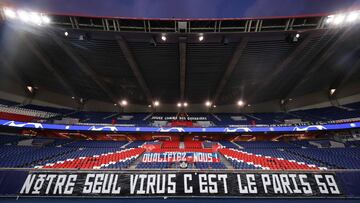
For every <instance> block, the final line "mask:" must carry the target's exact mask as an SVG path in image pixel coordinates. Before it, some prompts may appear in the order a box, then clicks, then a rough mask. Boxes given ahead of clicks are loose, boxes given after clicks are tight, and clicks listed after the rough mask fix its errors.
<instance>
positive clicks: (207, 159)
mask: <svg viewBox="0 0 360 203" xmlns="http://www.w3.org/2000/svg"><path fill="white" fill-rule="evenodd" d="M141 161H142V162H144V163H147V162H148V163H154V162H157V163H162V162H165V163H169V162H172V163H174V162H181V161H187V162H202V163H217V162H220V157H219V155H218V153H204V152H162V153H153V152H147V153H144V155H143V157H142V160H141Z"/></svg>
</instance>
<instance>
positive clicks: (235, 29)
mask: <svg viewBox="0 0 360 203" xmlns="http://www.w3.org/2000/svg"><path fill="white" fill-rule="evenodd" d="M50 17H51V20H52V23H51V26H28V25H25V24H23V23H19V22H12V21H2V22H1V25H0V30H1V31H0V33H1V41H0V46H1V51H0V61H1V65H2V66H4V67H6V68H1V75H2V76H3V77H16V78H18V80H17V81H18V83H22V85H23V86H24V87H25V86H26V85H32V86H34V87H37V88H38V89H39V91H41V90H47V91H52V92H57V93H61V94H65V95H68V96H69V97H72V96H76V97H78V98H84V99H91V100H101V101H106V102H112V103H114V102H117V101H120V100H121V99H123V98H126V99H128V100H129V101H130V102H131V103H136V104H143V105H148V104H150V103H151V102H152V101H154V100H155V99H158V100H160V101H161V102H162V103H171V104H176V103H177V102H178V101H187V102H189V103H190V104H194V103H204V101H205V100H211V101H213V103H214V104H217V105H225V104H235V103H236V101H237V100H238V99H243V100H245V101H246V103H251V104H254V103H260V102H266V101H273V100H279V101H280V100H282V99H286V98H292V97H298V96H302V95H306V94H309V93H314V92H323V93H324V94H327V93H328V91H329V90H330V89H337V93H338V92H340V91H341V89H342V88H344V87H346V86H348V85H354V84H355V85H358V84H359V80H358V78H360V47H359V44H360V43H359V42H360V38H359V37H358V36H359V34H360V32H359V31H360V30H359V29H360V28H359V26H353V25H351V26H341V27H337V28H333V27H329V26H328V25H326V24H325V20H326V16H308V17H304V16H301V17H286V18H275V19H232V20H211V19H208V20H186V21H179V20H169V19H168V20H146V19H141V20H138V19H118V18H116V19H115V18H114V19H108V18H90V17H76V16H59V15H54V16H50ZM182 23H183V24H182ZM357 25H358V24H357ZM182 26H185V27H182ZM65 33H67V35H65ZM297 34H298V35H297ZM162 36H166V40H165V41H164V40H162ZM199 36H203V37H204V40H203V41H200V40H199ZM296 41H297V42H296ZM14 81H15V80H14ZM358 87H359V86H358ZM359 92H360V89H359Z"/></svg>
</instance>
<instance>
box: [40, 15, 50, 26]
mask: <svg viewBox="0 0 360 203" xmlns="http://www.w3.org/2000/svg"><path fill="white" fill-rule="evenodd" d="M41 19H42V21H43V22H44V23H45V24H49V23H51V20H50V18H49V17H48V16H46V15H42V16H41Z"/></svg>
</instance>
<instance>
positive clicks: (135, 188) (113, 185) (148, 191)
mask: <svg viewBox="0 0 360 203" xmlns="http://www.w3.org/2000/svg"><path fill="white" fill-rule="evenodd" d="M16 172H17V173H19V174H18V175H16ZM10 176H11V177H10ZM342 178H343V177H342ZM357 178H359V176H357ZM354 181H355V182H356V181H357V179H356V178H355V179H354ZM355 184H357V183H355ZM355 184H354V185H355ZM346 188H347V185H345V186H344V182H343V180H341V179H339V177H338V175H337V174H336V173H334V172H316V173H315V172H256V171H254V172H194V171H189V172H186V171H184V172H171V171H167V172H140V171H139V172H135V171H134V172H118V171H93V172H92V171H87V172H84V171H83V172H82V171H54V172H52V171H30V172H25V171H0V195H11V196H58V197H71V196H82V197H94V196H99V197H119V198H120V197H149V196H153V197H164V196H166V197H209V196H218V197H239V198H241V197H247V198H252V197H254V198H256V197H347V196H349V194H347V193H346V191H347V189H346ZM357 188H359V187H358V186H357ZM354 191H356V188H355V190H354ZM355 193H356V192H355ZM359 193H360V192H359V191H358V192H357V194H350V195H352V196H354V195H355V196H356V195H358V197H360V194H359Z"/></svg>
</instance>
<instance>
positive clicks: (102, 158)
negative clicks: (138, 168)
mask: <svg viewBox="0 0 360 203" xmlns="http://www.w3.org/2000/svg"><path fill="white" fill-rule="evenodd" d="M143 152H145V149H143V148H135V149H129V150H123V151H118V152H113V153H108V154H103V155H93V156H91V157H79V158H76V159H68V160H65V161H60V162H57V163H54V164H46V165H45V166H40V167H38V168H79V169H96V168H100V167H101V166H102V165H104V164H109V163H110V162H119V161H121V160H124V159H126V158H131V157H133V156H136V155H140V154H142V153H143Z"/></svg>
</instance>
